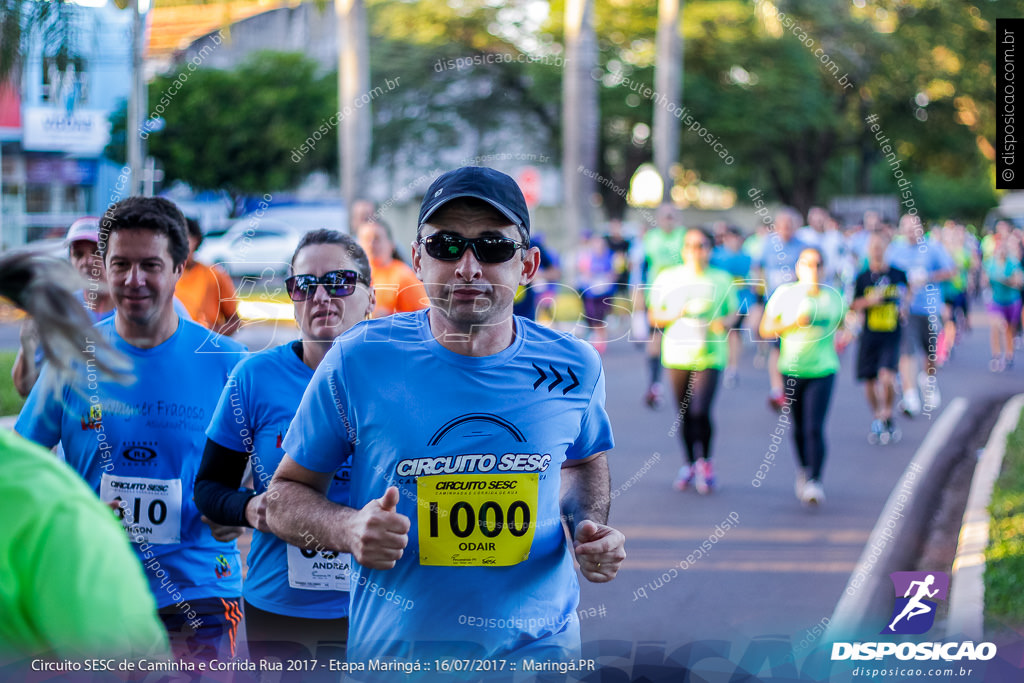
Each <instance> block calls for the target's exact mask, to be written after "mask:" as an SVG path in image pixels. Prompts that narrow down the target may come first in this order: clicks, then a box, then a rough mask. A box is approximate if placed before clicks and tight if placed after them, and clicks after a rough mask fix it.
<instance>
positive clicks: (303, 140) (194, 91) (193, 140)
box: [108, 52, 338, 205]
mask: <svg viewBox="0 0 1024 683" xmlns="http://www.w3.org/2000/svg"><path fill="white" fill-rule="evenodd" d="M316 71H317V65H316V62H314V61H312V60H310V59H308V58H306V57H304V56H303V55H298V54H286V53H273V52H262V53H257V54H255V55H253V56H252V57H251V58H250V59H249V60H247V61H246V62H245V63H244V64H242V65H241V66H239V67H238V68H237V69H235V70H233V71H220V70H216V69H198V70H196V71H193V72H187V71H184V72H182V73H180V74H177V75H168V76H162V77H159V78H157V79H155V80H154V81H153V82H152V83H151V84H150V88H149V99H150V102H151V104H152V107H153V110H154V111H155V112H157V113H162V115H163V117H164V120H165V124H164V127H163V129H162V130H160V131H158V132H151V133H146V135H147V136H148V143H149V151H150V154H151V155H152V156H153V157H155V158H156V159H157V160H158V161H159V162H160V163H161V164H162V165H163V168H164V174H165V179H166V180H168V181H173V180H181V181H183V182H186V183H188V184H189V185H191V186H192V187H193V188H195V189H202V190H225V191H227V192H228V193H229V194H231V196H232V197H233V198H235V199H236V205H237V204H238V202H237V200H238V198H240V197H241V196H242V195H246V194H257V193H260V194H261V193H264V192H274V191H279V190H285V189H288V188H291V187H293V186H294V185H296V184H297V183H298V182H299V181H300V180H302V178H304V177H305V176H306V175H307V174H308V173H310V172H311V171H313V170H318V169H327V168H336V166H334V164H336V159H337V157H336V156H335V154H336V153H337V142H336V140H337V131H336V129H335V128H334V126H333V125H332V124H331V119H332V116H333V115H334V114H335V112H337V111H338V106H337V100H336V97H337V91H336V85H335V84H336V82H337V81H336V77H335V75H334V74H333V73H331V74H327V75H325V76H317V75H316ZM123 121H124V118H123V115H121V116H119V117H117V119H115V130H114V137H115V142H116V144H115V145H113V146H112V147H111V148H109V150H108V153H109V154H111V155H112V156H115V158H116V156H117V155H120V154H123V145H124V128H123Z"/></svg>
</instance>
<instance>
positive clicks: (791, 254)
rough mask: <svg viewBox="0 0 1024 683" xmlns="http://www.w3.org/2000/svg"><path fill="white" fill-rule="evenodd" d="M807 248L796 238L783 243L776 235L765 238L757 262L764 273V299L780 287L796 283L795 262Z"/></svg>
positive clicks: (770, 234) (772, 234) (773, 233)
mask: <svg viewBox="0 0 1024 683" xmlns="http://www.w3.org/2000/svg"><path fill="white" fill-rule="evenodd" d="M809 246H810V245H809V244H805V243H804V242H803V241H801V240H800V239H799V238H797V237H793V238H792V239H791V240H789V241H788V242H783V241H782V238H781V237H779V235H778V233H775V232H772V233H769V234H768V235H766V236H765V239H764V247H763V250H762V251H761V258H760V259H759V260H758V262H757V263H758V267H760V268H761V270H762V272H763V273H764V281H765V282H764V288H765V298H768V297H769V296H771V295H772V293H774V292H775V290H776V289H778V288H779V287H780V286H782V285H785V284H788V283H790V282H796V262H797V261H798V260H799V259H800V252H802V251H803V250H804V249H807V248H808V247H809Z"/></svg>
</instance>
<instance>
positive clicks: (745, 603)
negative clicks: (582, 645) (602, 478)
mask: <svg viewBox="0 0 1024 683" xmlns="http://www.w3.org/2000/svg"><path fill="white" fill-rule="evenodd" d="M979 322H982V323H983V318H982V319H980V320H979ZM855 351H856V349H855V348H854V347H853V346H851V347H850V348H849V349H847V350H846V352H845V353H844V354H843V356H842V358H841V361H842V366H843V367H842V369H841V372H840V375H839V377H838V378H837V382H836V385H835V389H834V392H833V396H832V403H831V408H830V412H829V418H828V422H827V431H826V433H827V440H828V447H829V451H828V459H827V461H826V465H825V472H824V487H825V491H826V494H827V500H826V502H825V504H824V505H822V506H821V507H820V508H818V509H808V508H805V507H803V506H802V505H801V504H800V503H799V502H798V501H797V500H796V497H795V495H794V492H793V480H794V476H795V456H794V454H793V453H794V451H793V449H792V445H791V438H790V436H789V434H788V433H787V435H786V438H785V439H784V440H783V443H782V444H781V445H780V446H779V454H778V457H777V458H775V459H774V460H770V459H769V460H766V456H768V458H770V457H771V453H770V452H769V447H770V446H771V445H772V439H771V435H772V434H773V433H774V432H775V431H776V427H777V426H782V427H787V426H786V425H785V424H784V423H781V422H780V421H779V416H778V415H777V414H776V413H774V412H773V411H771V410H769V408H768V407H767V403H766V401H767V389H768V378H767V372H766V371H765V370H758V369H755V368H754V367H753V362H752V360H753V354H752V350H751V347H748V348H747V350H746V353H745V356H744V362H743V365H742V367H741V371H740V383H739V386H738V387H737V388H735V389H725V388H722V387H720V388H719V393H718V394H717V396H716V400H715V406H714V410H713V419H714V423H715V430H716V431H715V435H714V442H713V446H712V448H713V454H714V455H713V460H714V462H715V467H716V475H717V478H718V482H719V483H718V487H717V489H716V490H715V491H714V492H713V493H712V494H710V495H707V496H700V495H699V494H697V493H696V492H695V491H692V490H690V491H685V492H682V493H680V492H677V491H675V490H674V489H673V488H672V486H671V484H672V481H673V478H674V476H675V473H676V470H677V469H678V467H679V466H680V464H681V463H682V456H681V453H682V448H681V444H680V442H679V437H678V431H679V427H678V424H677V410H676V407H675V406H671V405H670V406H665V407H663V408H662V409H661V410H659V411H652V410H650V409H648V408H647V407H646V406H645V405H644V404H642V402H641V396H642V393H643V390H644V388H645V386H646V375H647V372H646V369H645V366H644V359H643V355H642V353H640V351H639V350H638V349H637V348H635V347H634V346H633V345H631V344H628V343H625V342H623V343H619V344H612V345H611V346H610V348H609V351H608V352H607V353H606V355H605V370H606V373H607V388H608V411H609V414H610V415H611V418H612V422H613V424H614V428H615V434H616V448H615V449H614V451H612V452H611V454H610V459H611V465H612V489H613V498H614V500H613V503H612V513H611V524H612V525H613V526H616V527H617V528H619V529H621V530H622V531H623V532H624V533H625V534H626V537H627V543H626V550H627V553H628V558H627V560H626V563H625V565H624V567H623V570H622V571H621V573H620V574H619V576H618V577H617V578H616V580H615V581H613V582H611V583H609V584H604V585H594V584H587V585H584V586H583V590H582V600H581V604H580V616H581V618H582V628H583V637H584V641H585V642H591V644H592V647H593V648H594V650H593V651H595V652H598V653H604V656H603V658H602V661H605V662H608V663H610V664H619V665H621V667H622V669H623V670H629V665H630V664H632V665H633V666H634V667H635V666H636V665H637V664H641V663H644V662H647V663H651V662H653V663H654V664H653V665H652V666H654V669H655V670H657V669H658V667H657V663H658V662H660V661H663V659H664V658H665V657H668V656H669V655H671V653H673V652H675V653H676V655H675V656H674V660H675V661H678V660H679V659H680V658H681V659H684V660H685V659H687V658H689V659H690V660H693V659H694V658H697V659H700V660H701V662H700V664H699V665H697V668H698V669H700V668H701V667H703V668H704V669H706V670H707V671H708V672H711V673H713V674H715V675H712V677H711V678H710V679H708V680H729V679H730V676H729V675H728V674H731V673H732V672H733V671H734V670H735V666H734V665H735V664H736V663H739V662H740V661H741V660H744V658H746V661H747V663H748V670H751V669H750V668H749V665H750V662H759V661H760V660H759V657H761V656H765V657H768V658H769V659H770V661H774V662H777V663H778V671H776V672H775V675H784V674H788V673H792V674H793V675H795V674H796V670H797V669H792V671H791V670H790V669H789V668H787V667H792V666H793V664H792V660H790V662H789V663H788V664H787V663H786V661H785V660H786V659H787V657H791V658H792V659H795V660H796V662H797V663H798V665H797V668H799V667H800V665H801V664H802V665H803V666H804V667H805V668H804V669H803V670H802V673H804V674H810V675H814V672H813V671H809V670H808V667H810V668H813V667H812V664H811V663H807V662H804V660H805V658H806V657H807V656H808V655H809V654H810V653H811V652H812V651H813V650H814V649H815V648H816V647H819V646H821V645H822V642H821V635H822V631H823V629H824V627H825V626H827V624H828V623H829V618H830V616H831V615H832V611H833V609H834V607H835V606H836V603H837V601H838V600H839V598H840V596H841V594H842V592H843V591H844V589H845V588H846V585H847V580H848V579H849V577H850V574H851V572H852V571H853V570H854V568H855V566H856V564H857V562H858V560H859V558H860V555H861V552H862V551H863V549H864V545H865V543H866V541H867V540H868V536H869V534H870V532H871V529H872V528H873V526H874V524H875V523H876V521H877V519H878V516H879V513H880V512H881V509H882V507H883V505H884V503H885V501H886V499H887V498H888V496H889V494H890V492H891V490H892V489H893V486H894V484H895V483H896V481H897V479H898V478H899V476H900V475H901V474H902V473H903V471H904V469H905V468H906V466H907V464H908V463H909V462H910V460H911V458H912V457H913V455H914V452H915V450H916V449H917V448H918V446H919V445H920V444H921V442H922V440H923V438H924V436H925V434H926V433H927V431H928V429H929V427H930V426H931V424H932V423H933V422H934V420H935V419H937V418H938V415H939V414H940V413H941V408H940V409H939V410H938V411H936V412H935V413H934V414H933V416H932V419H928V418H927V417H925V416H922V417H918V418H916V419H914V420H909V419H906V418H903V417H902V416H901V417H899V418H897V420H898V426H899V427H900V428H901V429H902V431H903V438H902V440H901V442H900V443H898V444H890V445H886V446H873V445H870V444H869V443H868V441H867V438H866V436H867V432H868V427H869V424H870V421H871V414H870V412H869V410H868V407H867V402H866V399H865V397H864V394H863V388H862V386H861V385H859V384H857V383H856V382H855V380H854V377H853V370H854V367H853V366H854V360H855V355H854V354H855ZM988 358H989V354H988V329H987V327H979V329H977V330H976V331H975V332H973V333H972V334H970V335H967V336H965V337H964V339H963V341H962V344H961V346H960V347H958V349H957V353H956V354H955V356H954V357H953V358H952V359H951V360H950V361H949V362H948V363H947V364H946V366H945V367H944V368H942V369H941V370H940V372H939V375H938V377H939V380H938V382H939V387H940V388H941V390H942V398H943V402H944V403H943V405H947V404H948V403H949V401H950V400H952V399H953V398H954V397H956V396H963V397H965V398H967V399H968V401H971V402H974V401H978V400H981V399H983V398H987V397H992V396H1002V395H1009V394H1012V393H1016V392H1019V391H1022V390H1024V368H1017V369H1013V370H1010V371H1007V372H1006V373H1003V374H999V375H996V374H992V373H990V372H989V371H988V369H987V364H988ZM762 463H765V464H767V466H768V471H767V474H766V476H765V478H764V480H763V481H760V482H759V481H758V480H757V479H756V477H755V474H756V473H757V472H758V470H759V468H761V466H762ZM756 483H760V484H761V485H760V486H757V485H755V484H756ZM914 495H922V496H937V492H935V491H915V492H914ZM920 540H921V539H900V542H902V543H914V544H917V543H919V542H920ZM904 569H906V570H912V569H914V567H905V568H904ZM884 626H885V625H884V624H880V625H879V630H881V628H882V627H884ZM615 641H617V642H615ZM712 641H719V642H717V643H713V642H712ZM698 642H704V643H705V646H703V647H697V646H696V645H695V644H696V643H698ZM758 652H760V653H761V654H758ZM768 652H771V654H770V655H769V654H766V653H768ZM701 653H703V654H701ZM751 658H753V659H751ZM759 668H760V667H759V665H758V666H754V668H753V672H755V673H756V672H757V670H758V669H759ZM671 669H672V667H669V668H668V669H667V670H671ZM769 669H771V667H770V666H769V667H767V668H766V671H767V670H769ZM718 675H721V676H724V678H721V679H719V678H718V677H717V676H718ZM825 680H837V679H836V678H835V677H834V676H829V677H827V678H826V679H825Z"/></svg>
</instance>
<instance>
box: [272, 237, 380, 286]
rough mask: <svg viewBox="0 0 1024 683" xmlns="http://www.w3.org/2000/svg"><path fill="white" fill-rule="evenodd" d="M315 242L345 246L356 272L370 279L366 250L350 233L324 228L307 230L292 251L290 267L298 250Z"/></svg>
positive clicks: (315, 243)
mask: <svg viewBox="0 0 1024 683" xmlns="http://www.w3.org/2000/svg"><path fill="white" fill-rule="evenodd" d="M317 244H337V245H339V246H341V247H344V248H345V251H347V252H348V255H349V256H350V257H351V258H352V261H353V262H354V263H355V269H356V272H358V273H359V274H360V275H362V276H363V277H365V278H366V279H367V280H369V279H370V259H369V258H367V256H366V252H365V251H363V248H362V247H361V246H359V243H358V242H356V241H355V240H354V239H352V236H351V235H346V234H345V233H343V232H338V231H337V230H328V229H326V228H320V229H319V230H313V231H311V232H307V233H306V234H305V235H303V236H302V239H300V240H299V245H298V246H297V247H295V251H294V252H292V260H291V268H292V271H293V272H294V270H295V258H296V257H297V256H298V255H299V252H300V251H302V250H303V249H305V248H306V247H311V246H315V245H317Z"/></svg>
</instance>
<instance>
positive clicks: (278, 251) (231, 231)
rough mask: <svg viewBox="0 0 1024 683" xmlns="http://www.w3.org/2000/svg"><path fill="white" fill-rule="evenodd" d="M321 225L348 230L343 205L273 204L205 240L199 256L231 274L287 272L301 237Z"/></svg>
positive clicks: (271, 274)
mask: <svg viewBox="0 0 1024 683" xmlns="http://www.w3.org/2000/svg"><path fill="white" fill-rule="evenodd" d="M318 228H328V229H331V230H338V231H340V232H348V216H347V214H346V212H345V210H344V209H343V208H342V206H341V205H338V204H331V205H302V204H296V205H289V206H272V207H269V208H267V209H264V210H262V211H256V212H254V213H250V214H248V215H246V216H242V217H241V218H239V219H238V220H236V221H235V222H234V223H233V224H232V225H231V227H229V228H228V229H227V231H226V232H225V233H224V234H223V235H219V236H217V237H210V238H208V239H205V240H203V244H202V246H200V247H199V251H197V252H196V260H197V261H199V262H201V263H206V264H209V265H219V266H221V267H222V268H224V270H226V271H227V272H228V274H229V275H231V276H232V277H243V276H246V275H248V276H260V277H261V276H268V277H274V276H284V275H285V274H286V273H287V272H288V267H289V262H290V260H291V257H292V253H293V252H294V251H295V247H296V246H298V244H299V240H300V239H302V236H303V235H304V234H306V233H307V232H310V231H311V230H316V229H318Z"/></svg>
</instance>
